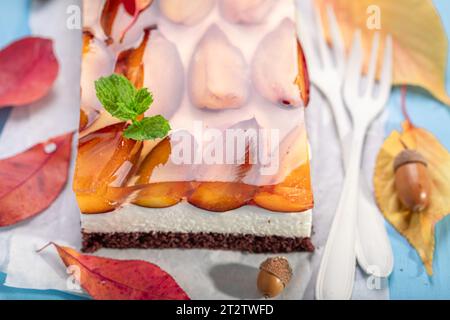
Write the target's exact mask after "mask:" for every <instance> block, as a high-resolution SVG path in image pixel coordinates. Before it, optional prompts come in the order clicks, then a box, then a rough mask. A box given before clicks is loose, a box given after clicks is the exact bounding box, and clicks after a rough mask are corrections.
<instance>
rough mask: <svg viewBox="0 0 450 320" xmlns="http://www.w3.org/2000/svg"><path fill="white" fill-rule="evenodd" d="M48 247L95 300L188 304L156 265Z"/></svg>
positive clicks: (186, 297)
mask: <svg viewBox="0 0 450 320" xmlns="http://www.w3.org/2000/svg"><path fill="white" fill-rule="evenodd" d="M52 244H53V245H54V246H55V247H56V249H57V251H58V254H59V256H60V257H61V259H62V261H63V262H64V264H65V265H66V266H67V267H69V266H77V267H79V270H80V273H79V276H80V277H79V282H80V285H81V286H82V287H83V289H84V290H86V292H87V293H88V294H89V295H90V296H91V297H92V298H94V299H96V300H189V297H188V295H187V294H186V293H185V292H184V291H183V289H181V288H180V286H179V285H178V284H177V283H176V282H175V280H174V279H173V278H172V277H171V276H170V275H169V274H168V273H167V272H165V271H164V270H162V269H161V268H160V267H158V266H157V265H154V264H152V263H148V262H145V261H139V260H116V259H109V258H102V257H96V256H89V255H83V254H81V253H79V252H77V251H76V250H74V249H71V248H67V247H61V246H59V245H57V244H55V243H52Z"/></svg>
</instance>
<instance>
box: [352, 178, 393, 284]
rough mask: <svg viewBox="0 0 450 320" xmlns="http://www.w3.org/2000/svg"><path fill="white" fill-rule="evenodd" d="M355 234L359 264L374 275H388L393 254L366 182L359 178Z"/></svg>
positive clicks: (382, 221) (390, 271) (384, 276)
mask: <svg viewBox="0 0 450 320" xmlns="http://www.w3.org/2000/svg"><path fill="white" fill-rule="evenodd" d="M359 185H360V192H359V201H358V218H357V228H356V230H357V234H356V258H357V260H358V263H359V266H360V267H361V268H362V269H363V270H364V271H365V272H366V273H367V274H372V275H374V276H376V277H380V278H386V277H388V276H389V275H390V274H391V273H392V270H393V268H394V255H393V253H392V247H391V244H390V242H389V238H388V235H387V232H386V227H385V226H384V220H383V218H382V216H381V214H380V212H379V210H378V208H377V207H376V205H375V203H374V200H373V196H372V195H371V192H370V190H369V186H368V185H367V182H366V181H365V180H364V179H363V177H361V178H360V184H359Z"/></svg>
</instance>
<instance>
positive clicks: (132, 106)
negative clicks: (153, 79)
mask: <svg viewBox="0 0 450 320" xmlns="http://www.w3.org/2000/svg"><path fill="white" fill-rule="evenodd" d="M95 89H96V92H97V97H98V99H99V100H100V102H101V103H102V105H103V107H104V108H105V110H106V111H108V112H109V113H110V114H111V115H112V116H113V117H115V118H118V119H120V120H123V121H127V120H135V119H136V118H137V117H138V116H139V115H141V114H143V113H144V112H145V111H147V110H148V108H149V107H150V105H151V103H152V102H153V97H152V95H151V94H150V93H149V92H148V90H147V89H141V90H136V88H135V87H134V86H133V84H132V83H131V82H130V81H129V80H128V79H127V78H126V77H124V76H122V75H118V74H113V75H111V76H109V77H103V78H100V79H99V80H97V81H96V82H95Z"/></svg>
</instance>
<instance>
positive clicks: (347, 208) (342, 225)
mask: <svg viewBox="0 0 450 320" xmlns="http://www.w3.org/2000/svg"><path fill="white" fill-rule="evenodd" d="M364 135H365V130H364V128H363V127H360V126H357V127H355V132H354V135H353V142H352V144H351V153H350V159H349V162H348V166H347V170H346V177H345V182H344V187H343V190H342V195H341V198H340V200H339V205H338V209H337V211H336V215H335V217H334V220H333V224H332V226H331V231H330V234H329V236H328V240H327V244H326V246H325V251H324V253H323V257H322V262H321V264H320V269H319V274H318V277H317V284H316V298H317V299H319V300H348V299H350V298H351V296H352V291H353V284H354V281H355V268H356V254H355V239H356V210H357V201H358V190H359V175H360V164H361V155H362V147H363V143H364Z"/></svg>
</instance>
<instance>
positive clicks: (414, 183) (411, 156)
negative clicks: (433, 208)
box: [394, 149, 431, 213]
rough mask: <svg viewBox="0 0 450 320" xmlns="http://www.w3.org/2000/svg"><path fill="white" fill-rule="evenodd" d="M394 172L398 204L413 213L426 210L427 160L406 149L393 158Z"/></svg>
mask: <svg viewBox="0 0 450 320" xmlns="http://www.w3.org/2000/svg"><path fill="white" fill-rule="evenodd" d="M394 172H395V189H396V190H397V195H398V198H399V200H400V202H401V203H402V204H403V205H404V206H405V207H406V208H408V209H409V210H411V211H412V212H415V213H417V212H422V211H424V210H426V209H427V208H428V207H429V206H430V194H431V179H430V175H429V173H428V163H427V160H426V159H425V158H424V157H423V156H422V155H421V154H420V153H419V152H417V151H415V150H409V149H406V150H404V151H402V152H401V153H400V154H399V155H398V156H397V157H396V158H395V161H394Z"/></svg>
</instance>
